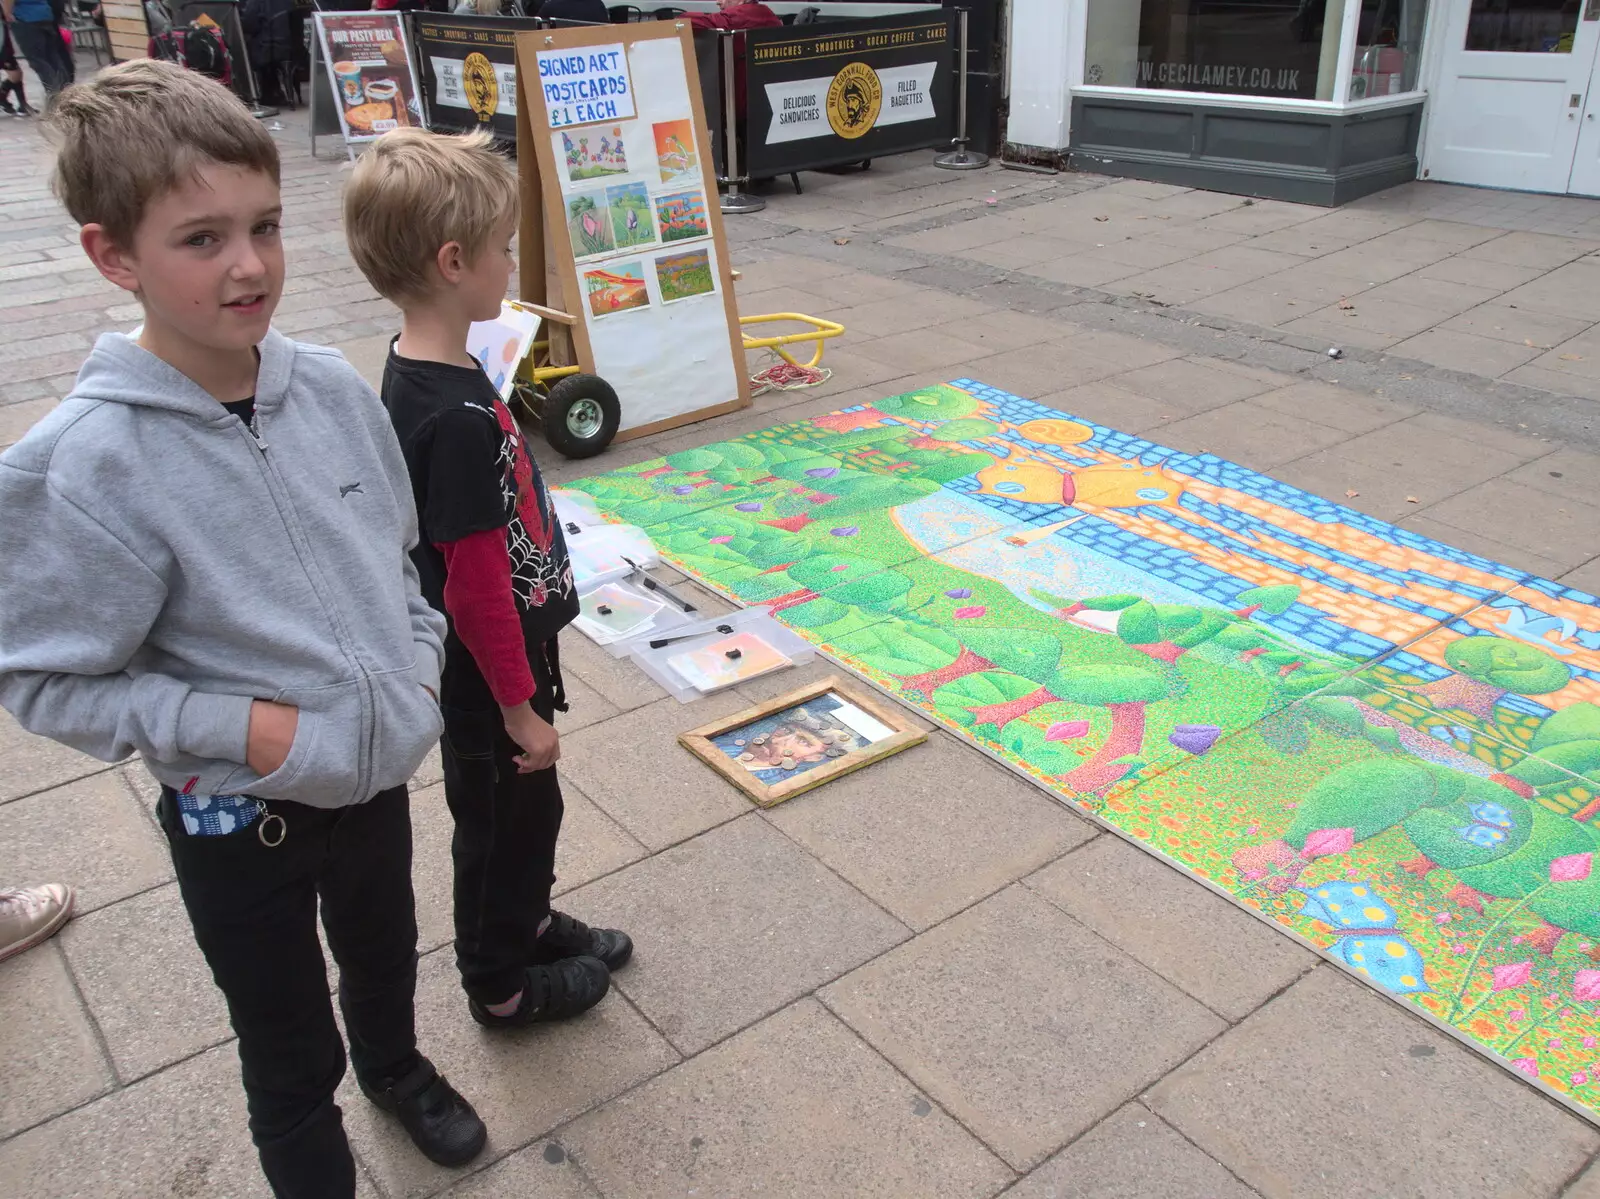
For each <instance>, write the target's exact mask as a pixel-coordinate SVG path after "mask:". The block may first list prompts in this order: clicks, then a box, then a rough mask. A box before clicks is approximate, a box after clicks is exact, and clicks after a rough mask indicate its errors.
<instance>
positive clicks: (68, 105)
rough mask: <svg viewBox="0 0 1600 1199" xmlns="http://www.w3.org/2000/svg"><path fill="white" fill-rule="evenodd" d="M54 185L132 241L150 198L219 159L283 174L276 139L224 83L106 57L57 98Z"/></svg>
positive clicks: (122, 242) (68, 201) (81, 216)
mask: <svg viewBox="0 0 1600 1199" xmlns="http://www.w3.org/2000/svg"><path fill="white" fill-rule="evenodd" d="M49 128H50V132H51V135H52V137H53V139H54V140H55V142H56V145H57V147H58V151H57V155H56V169H55V176H54V178H53V179H52V180H51V186H52V188H53V189H54V191H55V194H56V196H57V198H58V199H60V201H61V202H62V204H64V205H65V206H66V209H67V211H68V212H70V213H71V214H72V219H73V220H75V221H77V222H78V224H80V225H102V226H104V227H105V230H106V233H107V234H108V235H109V236H110V238H111V240H112V241H113V242H114V243H116V244H117V245H119V246H123V247H124V248H126V247H127V246H130V245H131V244H132V242H133V235H134V232H135V230H137V229H138V227H139V222H140V221H141V220H143V219H144V214H145V210H146V209H147V208H148V207H149V206H150V204H151V203H152V202H153V201H155V200H158V199H160V198H161V197H162V196H164V195H166V194H167V193H168V192H170V191H172V190H173V189H174V188H175V187H177V186H179V185H180V184H181V183H182V182H184V180H186V179H190V178H193V176H194V173H195V172H196V171H197V170H198V169H199V168H201V167H203V166H206V165H208V164H212V163H220V164H222V165H224V166H236V167H244V168H246V169H248V170H254V171H260V172H261V173H262V174H263V175H267V176H269V177H270V178H271V179H272V182H273V183H277V182H278V181H279V174H278V146H277V143H275V142H274V141H273V140H272V138H271V136H270V135H269V134H268V133H267V131H266V130H265V129H263V128H262V127H261V125H260V123H259V122H258V121H257V120H256V119H255V118H254V117H252V116H251V115H250V110H249V109H247V108H246V107H245V106H244V103H243V102H242V101H241V100H240V99H239V98H238V97H237V96H235V95H234V94H233V93H232V92H230V91H229V90H228V89H227V88H225V87H223V86H222V84H220V83H218V82H216V81H215V80H213V79H209V78H207V77H206V76H204V75H200V74H197V73H195V72H194V71H186V70H184V69H183V68H182V67H180V66H177V65H176V64H175V63H170V62H158V61H156V60H154V59H149V58H141V59H135V60H134V61H132V62H125V63H120V64H118V65H117V66H114V67H107V68H106V69H105V70H103V71H101V72H100V73H99V74H97V75H96V76H95V77H94V78H93V79H91V80H89V81H88V82H87V83H80V84H77V85H76V86H73V87H69V88H67V89H66V91H64V92H62V93H61V95H60V96H58V97H57V98H56V103H55V108H54V109H53V110H52V112H51V114H50V117H49Z"/></svg>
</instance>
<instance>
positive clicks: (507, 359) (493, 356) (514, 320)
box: [467, 300, 540, 400]
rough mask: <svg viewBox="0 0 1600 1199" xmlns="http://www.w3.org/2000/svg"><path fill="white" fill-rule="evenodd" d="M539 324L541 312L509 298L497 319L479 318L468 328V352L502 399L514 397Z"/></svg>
mask: <svg viewBox="0 0 1600 1199" xmlns="http://www.w3.org/2000/svg"><path fill="white" fill-rule="evenodd" d="M539 324H540V317H539V316H538V314H537V313H532V312H528V311H527V310H525V309H523V308H519V307H518V306H517V305H516V304H514V303H512V302H511V301H510V300H506V301H504V302H502V303H501V305H500V315H499V316H498V317H497V318H495V319H494V320H492V321H475V322H474V323H473V325H472V327H471V328H469V329H468V330H467V353H469V354H471V355H472V356H473V357H474V358H476V359H477V360H478V364H479V365H480V366H482V367H483V372H484V374H486V375H488V376H489V382H491V383H493V384H494V389H495V390H496V391H498V392H499V393H500V398H501V399H502V400H506V399H510V398H511V389H512V388H513V387H515V386H516V383H517V365H518V364H519V363H520V362H521V361H522V360H523V359H524V358H526V357H527V356H528V348H529V347H530V346H532V345H533V339H534V337H536V336H537V335H538V332H539Z"/></svg>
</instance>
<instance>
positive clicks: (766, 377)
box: [750, 361, 833, 396]
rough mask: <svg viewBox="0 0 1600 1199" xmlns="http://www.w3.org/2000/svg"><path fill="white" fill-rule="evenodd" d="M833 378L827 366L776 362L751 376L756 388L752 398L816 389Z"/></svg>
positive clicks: (752, 392)
mask: <svg viewBox="0 0 1600 1199" xmlns="http://www.w3.org/2000/svg"><path fill="white" fill-rule="evenodd" d="M832 377H833V372H832V371H831V370H829V369H828V368H827V367H825V366H796V365H795V364H794V363H792V362H782V361H780V362H774V363H773V364H772V365H771V366H769V367H767V368H766V369H765V370H759V371H757V372H756V373H755V374H753V375H751V376H750V382H751V383H753V384H754V385H755V386H754V388H753V389H752V390H751V392H750V394H751V395H752V396H760V395H766V394H767V392H769V391H797V390H799V389H800V388H802V387H816V386H817V385H818V384H820V383H826V382H827V381H828V380H829V379H831V378H832Z"/></svg>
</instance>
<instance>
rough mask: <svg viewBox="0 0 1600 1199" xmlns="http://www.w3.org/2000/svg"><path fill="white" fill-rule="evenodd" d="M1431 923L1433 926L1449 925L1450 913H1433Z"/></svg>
mask: <svg viewBox="0 0 1600 1199" xmlns="http://www.w3.org/2000/svg"><path fill="white" fill-rule="evenodd" d="M1433 922H1434V923H1435V924H1449V923H1450V913H1449V912H1435V913H1434V914H1433Z"/></svg>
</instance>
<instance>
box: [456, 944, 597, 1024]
mask: <svg viewBox="0 0 1600 1199" xmlns="http://www.w3.org/2000/svg"><path fill="white" fill-rule="evenodd" d="M610 989H611V971H609V970H607V969H606V967H605V963H604V962H601V961H598V960H596V959H595V958H590V957H575V958H563V959H562V960H561V961H559V962H552V963H550V964H549V965H547V966H529V967H528V970H527V974H526V975H525V976H524V978H523V982H522V1002H521V1003H519V1004H518V1005H517V1010H516V1011H514V1012H512V1013H511V1014H510V1015H509V1016H496V1015H495V1014H494V1013H493V1012H491V1011H489V1009H488V1008H486V1007H484V1006H483V1004H481V1003H479V1002H478V1001H477V1000H476V999H473V998H471V997H470V996H469V997H468V999H467V1009H468V1010H469V1011H470V1012H471V1013H472V1018H473V1019H474V1020H476V1021H477V1022H478V1023H479V1024H481V1025H483V1026H484V1027H485V1028H521V1027H522V1026H524V1025H527V1024H548V1023H549V1022H550V1021H552V1020H566V1019H569V1018H571V1017H573V1016H576V1015H578V1014H579V1013H580V1012H586V1011H588V1010H589V1009H590V1008H592V1007H593V1006H594V1005H595V1004H597V1003H599V1002H600V1001H601V1000H602V999H604V998H605V997H606V992H607V991H609V990H610Z"/></svg>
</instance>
